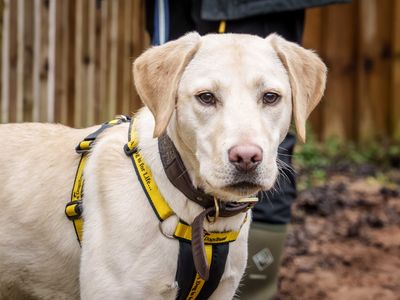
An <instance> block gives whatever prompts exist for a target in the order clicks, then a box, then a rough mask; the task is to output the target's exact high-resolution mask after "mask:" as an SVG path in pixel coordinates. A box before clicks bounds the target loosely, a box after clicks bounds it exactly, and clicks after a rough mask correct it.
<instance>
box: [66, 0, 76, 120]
mask: <svg viewBox="0 0 400 300" xmlns="http://www.w3.org/2000/svg"><path fill="white" fill-rule="evenodd" d="M68 5H69V10H68V22H67V25H68V37H67V43H68V50H67V54H66V59H67V69H68V73H67V93H66V97H67V110H68V114H67V124H68V125H69V126H75V125H74V121H75V80H76V78H75V66H76V63H75V61H76V59H75V54H76V53H75V33H76V28H75V25H76V22H75V21H76V13H75V12H76V0H68Z"/></svg>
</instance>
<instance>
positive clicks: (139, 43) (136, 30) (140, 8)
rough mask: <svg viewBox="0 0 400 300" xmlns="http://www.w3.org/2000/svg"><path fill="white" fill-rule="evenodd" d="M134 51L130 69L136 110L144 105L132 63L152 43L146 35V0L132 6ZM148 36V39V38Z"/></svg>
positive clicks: (133, 107) (132, 101)
mask: <svg viewBox="0 0 400 300" xmlns="http://www.w3.org/2000/svg"><path fill="white" fill-rule="evenodd" d="M132 16H133V17H132V52H133V58H132V60H131V63H130V65H129V70H130V80H131V85H130V91H131V99H130V110H131V111H136V110H137V109H139V108H140V107H141V106H142V102H141V100H140V98H139V95H138V94H137V92H136V89H135V85H134V78H133V72H132V63H133V61H134V59H135V58H136V57H138V56H139V55H140V54H141V53H142V51H143V49H144V48H146V47H147V46H148V45H149V44H150V39H149V38H148V36H146V32H145V20H144V0H139V1H134V2H133V6H132ZM146 37H147V39H146Z"/></svg>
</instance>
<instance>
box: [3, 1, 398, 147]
mask: <svg viewBox="0 0 400 300" xmlns="http://www.w3.org/2000/svg"><path fill="white" fill-rule="evenodd" d="M144 1H145V0H3V1H2V2H1V7H0V15H1V16H2V18H1V24H2V29H1V34H2V36H1V39H0V40H1V49H2V55H1V70H2V73H1V85H0V89H1V100H0V102H1V105H0V122H3V123H5V122H22V121H41V122H60V123H64V124H68V125H71V126H75V127H82V126H87V125H90V124H94V123H99V122H103V121H104V120H107V119H110V118H111V117H113V115H115V114H117V113H118V114H120V113H123V114H129V113H131V112H133V111H135V110H136V109H137V108H138V107H139V106H140V101H139V99H138V97H137V95H136V93H135V91H134V88H133V84H132V75H131V63H132V61H133V59H134V58H135V57H136V56H137V55H138V54H140V52H141V51H142V50H143V49H144V47H145V46H146V45H148V38H147V36H146V35H145V33H144V13H143V8H144V7H143V6H144ZM304 45H305V46H306V47H308V48H313V49H315V50H316V51H317V52H318V53H319V54H320V55H321V56H322V58H323V59H324V60H325V62H326V63H327V64H328V67H329V77H328V88H327V91H326V94H325V99H324V101H323V102H322V104H321V106H319V108H318V109H317V110H316V112H314V113H313V114H312V116H311V124H312V127H313V129H314V131H315V132H316V133H317V134H318V136H320V137H321V138H328V137H331V136H338V137H339V138H341V139H344V140H347V139H353V140H362V141H364V140H371V139H381V138H396V139H398V140H400V117H399V116H400V99H399V97H400V1H397V0H354V1H353V2H352V3H351V4H345V5H333V6H328V7H324V8H317V9H311V10H308V11H307V18H306V29H305V36H304Z"/></svg>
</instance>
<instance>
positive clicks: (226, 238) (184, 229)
mask: <svg viewBox="0 0 400 300" xmlns="http://www.w3.org/2000/svg"><path fill="white" fill-rule="evenodd" d="M238 235H239V231H225V232H205V234H204V244H206V245H212V244H223V243H230V242H233V241H235V240H236V239H237V237H238ZM174 237H176V238H178V239H183V240H187V241H191V240H192V227H191V226H189V225H187V224H185V223H182V222H179V223H178V225H177V226H176V228H175V232H174Z"/></svg>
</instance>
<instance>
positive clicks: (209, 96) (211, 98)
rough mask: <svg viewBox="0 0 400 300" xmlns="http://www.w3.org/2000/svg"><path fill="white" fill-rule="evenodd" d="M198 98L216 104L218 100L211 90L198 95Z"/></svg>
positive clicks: (207, 103)
mask: <svg viewBox="0 0 400 300" xmlns="http://www.w3.org/2000/svg"><path fill="white" fill-rule="evenodd" d="M196 98H197V99H198V100H199V101H200V102H202V103H203V104H206V105H214V104H215V102H216V99H215V96H214V95H213V94H212V93H210V92H205V93H201V94H198V95H196Z"/></svg>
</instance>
